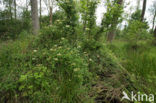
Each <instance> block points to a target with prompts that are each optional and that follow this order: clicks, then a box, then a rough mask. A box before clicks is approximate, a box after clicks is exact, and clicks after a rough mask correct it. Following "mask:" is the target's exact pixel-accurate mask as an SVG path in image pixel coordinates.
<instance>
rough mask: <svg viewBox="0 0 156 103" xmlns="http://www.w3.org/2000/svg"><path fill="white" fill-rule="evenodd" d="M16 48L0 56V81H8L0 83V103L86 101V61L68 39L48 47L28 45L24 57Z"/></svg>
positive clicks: (62, 39) (55, 42)
mask: <svg viewBox="0 0 156 103" xmlns="http://www.w3.org/2000/svg"><path fill="white" fill-rule="evenodd" d="M45 37H46V36H45ZM34 43H36V42H34ZM48 43H49V42H48ZM45 44H46V42H45ZM21 45H23V44H21ZM41 45H42V44H41ZM18 47H20V45H16V46H15V47H11V48H9V47H6V48H5V49H6V50H4V51H6V52H1V53H2V54H1V56H0V58H1V59H3V62H2V63H1V65H0V71H1V75H0V77H1V78H5V77H7V78H5V80H3V79H0V80H1V83H0V86H1V88H0V96H1V98H0V101H5V100H6V101H26V102H47V103H79V101H81V100H82V101H84V100H85V99H86V98H87V96H85V93H86V92H87V88H86V87H85V85H88V84H89V80H90V77H91V74H90V72H89V71H88V64H87V60H86V59H85V58H84V57H83V56H82V54H81V53H80V52H79V50H78V49H77V48H76V47H75V48H74V47H72V46H71V45H69V42H68V40H67V39H65V38H61V39H60V40H59V39H58V40H56V41H54V43H53V44H51V47H50V45H49V47H44V48H43V47H40V48H39V47H36V48H35V47H33V46H32V47H33V48H32V47H29V45H27V49H26V51H24V54H23V50H22V49H21V50H16V49H17V48H18ZM10 49H12V51H11V50H10ZM23 49H25V48H23ZM14 50H15V51H14ZM17 51H18V52H17ZM16 53H17V54H16ZM22 54H23V56H22ZM5 61H6V63H7V61H10V62H8V63H7V64H5ZM5 67H6V68H5ZM3 68H5V70H6V69H10V72H9V70H8V71H7V72H5V71H3ZM6 75H8V76H6ZM2 94H4V95H2ZM83 99H84V100H83Z"/></svg>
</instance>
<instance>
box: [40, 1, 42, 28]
mask: <svg viewBox="0 0 156 103" xmlns="http://www.w3.org/2000/svg"><path fill="white" fill-rule="evenodd" d="M41 18H42V0H40V26H41Z"/></svg>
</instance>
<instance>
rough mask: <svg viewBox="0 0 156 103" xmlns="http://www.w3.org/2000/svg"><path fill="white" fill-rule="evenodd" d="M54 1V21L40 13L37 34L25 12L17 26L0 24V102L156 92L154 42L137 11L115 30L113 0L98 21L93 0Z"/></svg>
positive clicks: (116, 101) (98, 102)
mask: <svg viewBox="0 0 156 103" xmlns="http://www.w3.org/2000/svg"><path fill="white" fill-rule="evenodd" d="M56 1H57V3H58V6H59V10H58V11H56V13H54V21H53V24H52V25H49V21H48V17H46V16H45V17H43V18H42V17H41V18H40V19H41V30H40V32H39V34H38V35H31V33H30V31H31V30H30V29H31V26H30V24H31V23H30V20H29V19H30V15H29V12H26V14H25V13H24V14H23V16H24V17H23V20H19V21H15V23H18V22H19V25H17V27H18V28H16V27H13V26H12V25H14V22H11V21H9V22H8V24H10V26H9V27H8V28H7V24H6V25H5V26H3V25H0V26H2V27H3V29H2V30H1V31H0V32H1V33H2V35H1V40H2V41H0V103H129V101H126V100H124V101H121V99H122V96H123V91H125V92H126V93H127V94H128V95H131V92H132V91H133V92H135V93H137V92H141V93H147V94H149V93H153V94H155V91H156V88H155V85H156V84H155V82H154V81H155V80H156V76H155V74H156V71H155V67H156V54H155V51H156V48H155V46H154V45H153V43H152V42H151V41H154V39H153V37H152V35H151V34H150V32H148V30H147V29H148V24H147V22H146V21H140V16H139V15H140V14H139V13H140V11H139V12H138V11H137V12H135V13H134V14H133V15H132V17H131V19H130V20H129V21H128V22H129V23H128V26H127V27H125V28H124V30H119V29H117V25H118V24H119V23H120V22H121V21H122V19H123V18H122V15H121V14H122V13H123V6H122V5H119V3H118V2H116V1H113V2H112V3H111V2H110V1H109V2H108V1H107V3H108V4H107V9H108V10H107V11H108V12H107V13H106V14H104V16H103V20H102V23H101V26H97V25H96V16H95V11H96V8H97V4H98V1H95V2H94V1H87V2H86V1H80V2H79V3H80V4H78V3H77V2H75V1H74V0H67V1H66V0H56ZM78 8H81V9H78ZM110 11H111V12H110ZM79 13H80V14H81V17H82V22H81V21H79V19H80V16H79ZM136 14H137V15H136ZM135 16H136V17H135ZM137 16H139V17H137ZM22 21H24V22H25V23H26V24H27V25H24V24H23V23H22ZM1 22H2V23H5V21H4V20H2V21H1ZM10 22H11V23H10ZM22 26H26V27H22ZM7 29H9V30H7ZM14 33H15V34H14ZM115 33H116V34H117V35H116V36H117V39H116V40H114V41H113V39H114V37H115ZM13 34H14V35H13ZM108 35H109V36H108ZM10 38H11V39H10ZM105 40H108V41H107V42H106V41H105Z"/></svg>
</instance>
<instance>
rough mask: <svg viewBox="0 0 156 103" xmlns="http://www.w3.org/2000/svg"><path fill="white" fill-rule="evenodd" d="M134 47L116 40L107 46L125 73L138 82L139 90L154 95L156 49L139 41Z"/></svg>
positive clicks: (147, 43) (145, 42) (146, 42)
mask: <svg viewBox="0 0 156 103" xmlns="http://www.w3.org/2000/svg"><path fill="white" fill-rule="evenodd" d="M134 45H135V44H129V43H128V42H126V41H119V40H117V41H114V42H113V43H112V44H111V45H109V48H110V49H111V50H112V51H113V52H114V53H115V55H117V57H118V58H120V63H121V64H122V65H123V66H124V67H125V68H126V69H127V71H129V72H130V73H131V75H133V76H135V78H136V80H138V81H137V82H138V83H137V85H138V86H139V87H140V90H143V91H144V92H147V93H155V92H154V91H156V88H155V85H156V83H155V80H156V76H155V75H156V68H155V67H156V47H154V46H152V45H151V44H150V42H148V41H139V42H137V46H136V47H135V46H134ZM134 47H135V48H134Z"/></svg>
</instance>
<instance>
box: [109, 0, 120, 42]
mask: <svg viewBox="0 0 156 103" xmlns="http://www.w3.org/2000/svg"><path fill="white" fill-rule="evenodd" d="M117 4H119V5H120V6H122V4H123V0H117ZM118 19H119V18H118V17H114V23H113V24H111V28H112V29H111V31H110V32H108V36H107V41H108V42H112V40H113V39H114V38H115V31H116V27H117V24H118V23H117V21H118Z"/></svg>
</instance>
